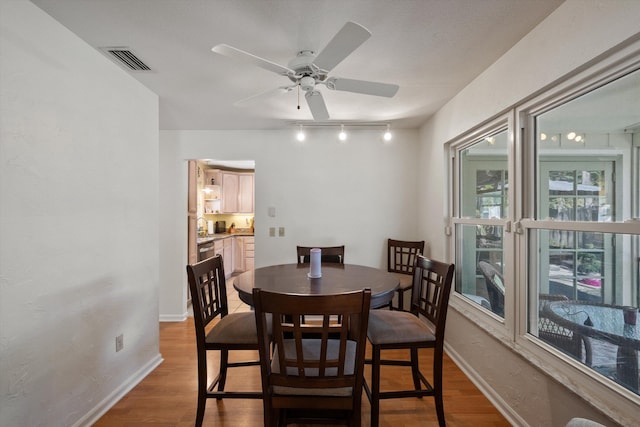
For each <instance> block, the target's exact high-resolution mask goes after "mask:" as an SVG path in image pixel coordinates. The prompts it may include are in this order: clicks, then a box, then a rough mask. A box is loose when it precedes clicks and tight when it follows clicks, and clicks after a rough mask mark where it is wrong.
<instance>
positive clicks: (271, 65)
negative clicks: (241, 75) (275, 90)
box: [211, 44, 296, 76]
mask: <svg viewBox="0 0 640 427" xmlns="http://www.w3.org/2000/svg"><path fill="white" fill-rule="evenodd" d="M211 50H212V51H213V52H215V53H219V54H220V55H224V56H228V57H230V58H235V59H239V60H241V61H245V62H250V63H251V64H253V65H257V66H258V67H260V68H264V69H265V70H269V71H273V72H274V73H276V74H280V75H282V76H293V75H294V74H295V73H296V72H295V71H293V70H292V69H290V68H287V67H285V66H283V65H280V64H276V63H275V62H271V61H269V60H267V59H264V58H260V57H259V56H255V55H253V54H251V53H249V52H245V51H244V50H240V49H236V48H235V47H231V46H229V45H226V44H219V45H216V46H214V47H213V48H212V49H211Z"/></svg>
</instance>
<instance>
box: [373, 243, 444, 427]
mask: <svg viewBox="0 0 640 427" xmlns="http://www.w3.org/2000/svg"><path fill="white" fill-rule="evenodd" d="M453 271H454V265H453V264H446V263H443V262H439V261H434V260H430V259H427V258H425V257H423V256H422V255H418V256H416V263H415V269H414V273H413V277H414V281H413V288H412V290H411V310H410V311H409V312H407V311H398V310H372V311H371V313H370V314H369V329H368V332H367V337H368V339H369V342H370V343H371V346H372V352H371V355H372V358H371V359H370V360H367V361H366V363H367V364H371V386H370V387H369V385H368V384H367V382H366V380H365V383H364V389H365V392H366V393H367V397H368V398H369V401H370V402H371V426H372V427H376V426H377V425H378V423H379V413H380V400H382V399H394V398H404V397H422V396H433V397H434V398H435V406H436V412H437V414H438V422H439V424H440V426H444V425H445V417H444V405H443V401H442V357H443V346H444V328H445V322H446V318H447V309H448V307H449V294H450V292H451V283H452V281H453ZM421 348H432V349H433V375H432V381H431V382H429V381H428V380H427V378H426V377H425V376H424V374H423V373H422V372H421V371H420V367H419V365H418V349H421ZM382 350H409V353H410V356H411V357H410V360H406V359H404V360H391V359H382V358H381V351H382ZM382 365H394V366H406V367H411V371H412V376H413V389H410V390H401V391H384V392H381V391H380V375H381V373H380V368H381V366H382ZM423 385H424V389H422V386H423Z"/></svg>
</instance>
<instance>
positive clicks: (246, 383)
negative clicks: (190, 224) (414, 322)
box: [95, 290, 510, 427]
mask: <svg viewBox="0 0 640 427" xmlns="http://www.w3.org/2000/svg"><path fill="white" fill-rule="evenodd" d="M230 291H231V292H230V293H229V296H230V299H231V298H232V295H234V294H235V295H237V294H236V293H235V292H234V291H232V290H230ZM229 302H230V305H231V306H232V309H233V310H245V309H246V308H247V307H246V305H243V304H242V303H237V302H236V301H235V300H234V301H229ZM195 347H196V343H195V334H194V328H193V319H192V318H189V319H188V320H187V321H185V322H172V323H160V353H161V354H162V357H163V358H164V362H163V363H162V364H161V365H160V366H158V367H157V368H156V369H155V370H154V371H153V372H152V373H151V374H150V375H149V376H147V377H146V378H145V379H144V380H143V381H142V382H141V383H140V384H138V385H137V386H136V387H135V388H134V389H133V390H131V392H129V393H128V394H127V395H126V396H125V397H124V398H122V399H121V400H120V402H118V403H117V404H116V405H115V406H114V407H113V408H111V409H110V410H109V411H108V412H107V413H106V414H105V415H104V416H103V417H102V418H101V419H100V420H99V421H98V422H97V423H96V424H95V426H97V427H101V426H120V427H129V426H131V427H133V426H136V427H139V426H167V427H169V426H171V427H175V426H180V427H187V426H193V425H194V421H195V413H196V394H197V362H196V354H195ZM384 354H385V353H384V352H383V356H384ZM234 356H235V359H237V360H249V359H252V358H255V357H257V352H256V353H253V352H235V353H232V354H231V356H230V357H234ZM430 356H431V353H430V351H428V350H422V351H421V353H420V358H421V359H420V360H421V366H423V367H425V369H424V372H425V373H426V374H429V373H430V370H429V367H430V366H431V365H430V363H431V357H430ZM216 358H217V356H214V355H212V356H211V358H210V362H211V364H212V366H213V367H214V368H217V366H218V365H217V360H216ZM382 369H383V370H382V385H381V386H382V388H383V389H389V390H391V389H399V388H401V387H405V386H406V385H410V384H411V383H412V381H411V373H410V372H409V371H408V370H407V369H406V368H399V367H383V368H382ZM444 370H445V375H444V410H445V416H446V419H447V425H448V426H450V427H456V426H459V427H463V426H468V427H477V426H483V427H484V426H487V427H489V426H496V427H497V426H509V425H510V424H509V423H508V422H507V420H506V419H505V418H504V417H503V416H502V415H501V414H500V413H499V412H498V411H497V410H496V408H495V407H494V406H493V405H492V404H491V403H490V402H489V401H488V400H487V398H486V397H484V395H482V393H480V391H479V390H478V389H477V388H476V387H475V386H474V385H473V383H472V382H471V381H470V380H469V379H468V378H467V377H466V376H465V375H464V374H463V373H462V371H460V369H458V367H457V366H456V365H455V363H453V361H451V359H450V358H449V357H447V356H446V355H445V360H444ZM365 376H366V378H367V379H369V378H370V369H369V368H368V367H365ZM427 378H429V376H427ZM234 388H235V389H236V390H239V389H243V390H247V389H250V390H260V371H259V368H258V367H248V368H235V369H231V370H230V372H229V377H228V379H227V386H226V389H227V390H233V389H234ZM370 408H371V407H370V405H369V401H368V400H367V397H366V395H365V394H363V399H362V415H363V416H362V425H363V426H368V425H369V421H370V417H369V411H370ZM203 425H205V426H228V427H236V426H239V427H244V426H247V427H253V426H260V425H262V401H261V400H244V399H226V400H222V401H219V402H218V401H216V400H213V399H209V400H208V402H207V409H206V411H205V415H204V423H203ZM437 425H438V422H437V417H436V413H435V407H434V402H433V398H431V397H425V398H422V399H417V398H408V399H390V400H383V401H382V402H381V404H380V426H381V427H385V426H388V427H391V426H393V427H398V426H405V427H411V426H437Z"/></svg>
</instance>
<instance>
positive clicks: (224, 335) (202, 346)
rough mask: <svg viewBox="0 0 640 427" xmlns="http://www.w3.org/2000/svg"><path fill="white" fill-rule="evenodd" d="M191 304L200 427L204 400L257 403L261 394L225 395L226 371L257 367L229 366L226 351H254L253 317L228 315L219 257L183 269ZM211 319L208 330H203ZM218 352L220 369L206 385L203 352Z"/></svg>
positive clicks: (255, 392) (256, 361)
mask: <svg viewBox="0 0 640 427" xmlns="http://www.w3.org/2000/svg"><path fill="white" fill-rule="evenodd" d="M187 275H188V278H189V290H190V292H191V301H192V304H193V323H194V325H195V331H196V345H197V352H198V409H197V412H196V426H201V425H202V419H203V417H204V410H205V406H206V401H207V399H210V398H215V399H222V398H242V399H260V398H262V392H261V391H226V390H225V389H224V387H225V382H226V379H227V368H234V367H242V366H250V365H259V364H260V361H259V360H251V361H244V362H233V363H231V362H229V361H228V360H229V351H232V350H258V334H257V332H256V322H255V317H254V315H253V313H251V312H248V313H231V314H229V306H228V303H227V287H226V281H225V277H224V262H223V260H222V256H221V255H216V256H214V257H211V258H208V259H205V260H202V261H200V262H198V263H196V264H193V265H187ZM215 319H218V321H217V322H214V323H213V326H212V327H211V329H210V330H209V331H208V332H207V327H208V326H209V324H210V323H211V322H213V321H214V320H215ZM214 350H215V351H220V367H219V370H218V375H217V376H216V377H215V379H214V380H213V381H212V382H211V383H210V384H207V366H208V365H207V352H208V351H214Z"/></svg>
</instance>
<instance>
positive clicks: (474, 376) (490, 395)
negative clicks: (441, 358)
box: [444, 342, 529, 427]
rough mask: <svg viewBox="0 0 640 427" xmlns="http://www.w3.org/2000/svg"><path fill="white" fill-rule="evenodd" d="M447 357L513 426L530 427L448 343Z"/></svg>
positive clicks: (446, 348) (445, 347)
mask: <svg viewBox="0 0 640 427" xmlns="http://www.w3.org/2000/svg"><path fill="white" fill-rule="evenodd" d="M444 349H445V351H446V352H447V355H448V356H449V357H450V358H451V360H453V361H454V362H455V364H456V365H458V368H460V370H461V371H462V372H463V373H464V374H465V375H466V376H467V377H469V379H470V380H471V382H472V383H473V384H474V385H475V386H476V387H478V389H479V390H480V391H481V392H482V394H484V395H485V397H486V398H487V399H489V402H491V403H492V404H493V406H495V407H496V409H497V410H498V411H499V412H500V413H501V414H502V416H504V417H505V418H506V419H507V421H509V423H510V424H511V425H512V426H520V427H528V426H529V424H527V422H526V421H525V420H523V419H522V417H520V415H518V413H517V412H515V411H514V410H513V408H512V407H511V406H509V405H508V404H507V402H505V400H504V399H503V398H502V397H501V396H500V395H499V394H498V393H496V391H495V390H494V389H493V388H492V387H491V386H490V385H489V384H488V383H487V382H486V381H485V380H484V378H482V377H481V376H480V375H478V372H476V371H475V369H473V368H472V367H471V366H470V365H469V364H468V363H467V362H466V361H465V360H464V359H463V358H462V357H460V355H459V354H458V353H457V352H456V351H455V350H454V349H453V348H451V347H450V346H449V345H447V343H446V342H445V344H444Z"/></svg>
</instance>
